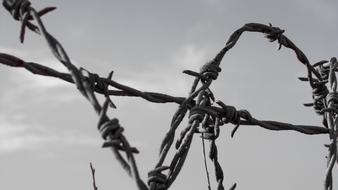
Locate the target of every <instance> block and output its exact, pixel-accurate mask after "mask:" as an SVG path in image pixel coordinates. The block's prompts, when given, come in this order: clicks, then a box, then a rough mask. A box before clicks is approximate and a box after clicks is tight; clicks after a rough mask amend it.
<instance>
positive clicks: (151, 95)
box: [0, 53, 185, 104]
mask: <svg viewBox="0 0 338 190" xmlns="http://www.w3.org/2000/svg"><path fill="white" fill-rule="evenodd" d="M0 63H2V64H4V65H7V66H10V67H18V68H25V69H26V70H28V71H30V72H31V73H33V74H37V75H41V76H47V77H55V78H59V79H61V80H64V81H66V82H69V83H74V80H73V78H72V76H71V75H70V74H68V73H62V72H59V71H56V70H54V69H52V68H50V67H47V66H44V65H41V64H38V63H34V62H25V61H24V60H22V59H20V58H18V57H15V56H13V55H9V54H6V53H0ZM88 75H89V76H85V77H86V78H88V77H94V76H95V77H94V78H95V82H94V83H95V85H94V87H93V89H94V90H95V92H96V93H99V94H103V95H105V94H107V95H112V96H133V97H140V98H143V99H145V100H147V101H149V102H154V103H177V104H181V103H182V102H183V101H184V100H185V98H183V97H175V96H171V95H167V94H162V93H156V92H143V91H140V90H137V89H135V88H132V87H129V86H126V85H123V84H121V83H118V82H116V81H114V80H112V79H107V78H103V77H100V76H98V75H97V74H96V73H91V72H88ZM96 84H101V85H103V86H105V85H108V86H110V87H114V88H116V89H118V90H107V92H103V91H102V89H100V88H98V86H96ZM104 89H106V88H104Z"/></svg>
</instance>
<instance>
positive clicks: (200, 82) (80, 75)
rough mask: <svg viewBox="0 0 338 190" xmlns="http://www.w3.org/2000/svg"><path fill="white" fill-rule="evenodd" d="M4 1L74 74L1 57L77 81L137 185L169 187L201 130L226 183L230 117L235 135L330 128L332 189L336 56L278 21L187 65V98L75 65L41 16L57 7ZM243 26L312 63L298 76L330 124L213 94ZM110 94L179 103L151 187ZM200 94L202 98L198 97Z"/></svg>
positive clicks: (253, 26) (328, 183)
mask: <svg viewBox="0 0 338 190" xmlns="http://www.w3.org/2000/svg"><path fill="white" fill-rule="evenodd" d="M3 6H4V7H5V8H6V9H7V10H8V11H9V12H10V13H11V14H12V16H13V18H14V19H15V20H19V21H21V22H22V25H21V32H20V41H21V42H23V41H24V36H25V28H26V27H28V28H29V29H30V30H31V31H33V32H35V33H37V34H40V35H42V36H43V37H44V38H45V40H46V41H47V44H48V45H49V47H50V49H51V51H52V52H53V54H54V56H55V57H56V58H57V59H58V60H59V61H60V62H61V63H62V64H63V65H64V66H65V67H66V68H67V69H68V71H69V72H70V74H68V73H62V72H58V71H56V70H54V69H52V68H49V67H46V66H43V65H40V64H37V63H32V62H25V61H23V60H21V59H19V58H17V57H15V56H13V55H9V54H5V53H0V63H2V64H5V65H8V66H12V67H22V68H25V69H26V70H28V71H30V72H32V73H34V74H38V75H43V76H50V77H56V78H59V79H62V80H64V81H67V82H70V83H74V84H75V85H76V87H77V88H78V90H79V91H80V92H81V93H82V94H83V96H85V98H86V99H87V100H88V101H89V102H90V103H91V105H92V106H93V108H94V109H95V111H96V113H97V114H98V115H99V122H98V130H99V131H100V133H101V135H102V138H103V139H105V143H104V144H103V147H109V148H111V150H112V151H113V152H114V154H115V156H116V158H117V160H118V161H119V162H120V164H121V165H122V167H123V168H124V169H125V170H126V171H127V173H128V174H129V175H130V176H131V177H133V178H134V179H135V182H136V185H137V187H138V189H141V190H146V189H151V190H160V189H168V188H169V187H170V186H171V184H172V183H173V182H174V181H175V179H176V178H177V176H178V175H179V173H180V171H181V169H182V166H183V165H184V163H185V160H186V157H187V155H188V152H189V150H190V146H191V142H192V139H193V136H194V134H195V133H202V138H204V137H206V138H207V139H208V140H210V141H211V144H210V145H211V147H210V153H209V157H210V159H211V160H212V161H213V163H214V167H215V174H216V179H217V182H218V185H217V189H218V190H222V189H224V187H223V170H222V168H221V165H220V163H219V162H218V158H217V146H216V143H215V140H216V139H217V138H218V136H219V127H220V126H222V125H224V124H227V123H232V124H234V125H236V127H235V128H234V130H233V132H232V136H233V135H234V134H235V132H236V131H237V129H238V128H239V126H243V125H257V126H260V127H263V128H265V129H269V130H294V131H298V132H301V133H304V134H308V135H313V134H329V136H330V139H331V144H330V145H328V147H329V156H328V169H327V172H326V173H327V174H326V178H325V189H326V190H332V169H333V167H334V164H335V163H336V161H337V133H338V132H337V123H338V119H337V110H338V106H337V103H338V95H337V94H338V93H337V92H336V88H337V80H336V77H335V73H334V72H335V71H337V70H338V69H337V68H336V67H337V60H336V59H335V58H332V59H331V60H330V66H329V68H330V69H328V66H325V64H326V63H327V61H325V60H324V61H320V62H318V63H315V64H314V65H311V64H310V63H309V61H308V59H307V57H306V56H305V54H304V53H303V52H302V51H301V50H300V49H299V48H298V47H297V46H296V45H295V44H294V43H293V42H292V41H291V40H289V39H288V38H287V37H286V36H284V35H283V33H284V30H281V29H280V28H278V27H273V26H272V25H271V24H270V25H269V26H267V25H263V24H258V23H248V24H245V25H244V26H243V27H241V28H240V29H238V30H236V31H235V32H234V33H233V34H232V35H230V37H229V39H228V40H227V42H226V44H225V47H224V48H223V49H222V50H221V51H220V52H219V53H218V54H217V55H216V56H215V58H214V59H212V60H211V61H209V62H207V63H206V64H205V65H203V66H202V67H201V70H200V72H194V71H190V70H187V71H183V72H184V73H185V74H188V75H191V76H194V77H195V80H194V82H193V85H192V87H191V90H190V92H189V95H188V96H187V97H186V98H183V97H175V96H170V95H166V94H162V93H157V92H142V91H140V90H137V89H134V88H131V87H128V86H126V85H122V84H120V83H117V82H116V81H113V80H112V75H113V72H111V73H109V75H108V77H107V78H103V77H100V76H99V75H98V74H96V73H91V72H89V71H87V70H85V69H83V68H77V67H76V66H75V65H73V64H72V63H71V61H70V59H69V57H68V55H67V53H66V52H65V50H64V49H63V47H62V45H61V44H60V43H59V42H58V41H57V40H56V39H55V38H54V37H53V36H52V35H51V34H49V33H48V32H47V30H46V28H45V27H44V25H43V23H42V21H41V19H40V17H41V16H43V15H45V14H47V13H48V12H50V11H53V10H54V9H55V7H47V8H44V9H42V10H41V11H39V12H37V11H36V10H35V9H34V8H32V7H31V3H30V2H29V1H28V0H3ZM33 20H34V21H36V22H37V25H34V24H33V23H31V21H33ZM243 32H260V33H263V34H265V35H266V37H267V38H268V39H269V40H270V41H271V42H273V41H276V40H277V41H278V43H279V49H280V48H281V47H282V46H284V47H286V48H289V49H292V50H293V51H294V52H295V53H296V56H297V59H298V60H299V61H300V62H301V63H302V64H304V65H305V66H306V68H307V77H300V78H299V79H300V80H301V81H308V82H309V84H310V86H311V87H312V89H313V99H314V102H313V103H311V104H306V105H307V106H314V109H315V111H316V112H317V113H319V114H322V115H323V121H324V122H323V124H324V126H325V127H327V128H325V127H318V126H309V125H293V124H289V123H283V122H277V121H267V120H257V119H255V118H254V117H252V116H251V114H250V113H249V112H248V111H247V110H236V108H235V107H233V106H229V105H226V104H224V103H223V102H221V101H215V98H214V95H213V93H212V92H211V90H210V89H209V87H210V85H211V84H212V81H213V80H216V79H217V76H218V73H219V72H220V71H221V68H220V67H219V66H220V63H221V61H222V59H223V57H224V55H225V54H226V53H227V51H228V50H230V49H231V48H233V47H234V46H235V44H236V43H237V41H238V40H239V38H240V36H241V35H242V33H243ZM316 68H317V69H316ZM327 82H329V84H330V88H329V90H328V89H327V87H326V86H325V84H326V83H327ZM110 86H111V87H114V88H116V89H118V90H109V89H108V87H110ZM95 92H96V93H99V94H103V95H104V96H105V97H106V100H105V102H104V103H103V105H102V106H101V105H100V103H99V101H98V100H97V98H96V95H95ZM109 96H136V97H141V98H143V99H145V100H147V101H149V102H154V103H167V102H171V103H177V104H179V107H178V109H177V111H176V112H175V114H174V116H173V118H172V121H171V124H170V128H169V130H168V132H167V133H166V135H165V137H164V139H163V141H162V143H161V146H160V154H159V160H158V162H157V164H156V165H155V168H154V169H153V170H151V171H150V172H149V173H148V185H149V188H148V187H147V186H146V184H145V183H144V182H143V181H142V179H141V178H140V176H139V172H138V169H137V165H136V162H135V158H134V156H133V154H135V153H138V150H137V149H136V148H135V147H131V146H130V144H129V142H128V141H127V139H126V138H125V136H124V135H123V134H122V132H123V131H124V128H123V127H121V126H120V124H119V121H118V119H116V118H113V119H110V118H109V117H108V116H107V110H108V107H109V105H110V106H111V107H113V108H115V105H114V103H113V102H112V100H111V99H110V97H109ZM196 98H197V100H196V101H195V99H196ZM215 103H216V104H215ZM188 111H189V117H188V119H189V123H188V126H187V127H186V128H185V129H183V130H182V132H181V135H180V137H179V138H178V139H177V141H176V149H177V151H176V153H175V154H174V156H173V158H172V160H171V162H170V164H169V166H165V165H163V164H164V161H165V160H166V158H167V155H168V153H169V150H170V149H171V146H172V143H173V142H174V138H175V132H176V130H177V128H178V127H179V125H180V124H181V122H182V120H183V118H184V117H185V116H186V114H187V112H188ZM200 126H201V128H200ZM202 140H203V139H202ZM120 151H122V152H125V154H126V159H125V158H124V157H123V156H122V155H121V153H120ZM164 171H167V174H163V173H162V172H164ZM209 186H210V185H209ZM236 186H237V184H236V183H235V184H234V185H232V186H231V187H230V188H229V189H230V190H234V189H235V188H236Z"/></svg>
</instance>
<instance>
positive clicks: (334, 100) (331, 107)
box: [322, 57, 338, 190]
mask: <svg viewBox="0 0 338 190" xmlns="http://www.w3.org/2000/svg"><path fill="white" fill-rule="evenodd" d="M337 66H338V62H337V59H336V58H335V57H333V58H331V60H330V70H329V75H328V83H329V93H328V95H327V96H326V105H327V107H326V108H324V109H323V110H322V112H323V113H325V115H326V120H327V125H328V128H329V129H331V130H330V133H329V137H330V141H331V143H330V144H329V146H328V150H329V153H328V156H327V170H326V175H325V182H324V189H325V190H332V189H333V174H332V170H333V167H334V165H335V164H336V162H338V160H337V154H338V153H337V152H338V150H337V138H338V132H337V131H338V127H337V126H338V117H337V116H338V115H337V114H338V109H337V108H338V92H337V78H336V73H335V70H336V68H337Z"/></svg>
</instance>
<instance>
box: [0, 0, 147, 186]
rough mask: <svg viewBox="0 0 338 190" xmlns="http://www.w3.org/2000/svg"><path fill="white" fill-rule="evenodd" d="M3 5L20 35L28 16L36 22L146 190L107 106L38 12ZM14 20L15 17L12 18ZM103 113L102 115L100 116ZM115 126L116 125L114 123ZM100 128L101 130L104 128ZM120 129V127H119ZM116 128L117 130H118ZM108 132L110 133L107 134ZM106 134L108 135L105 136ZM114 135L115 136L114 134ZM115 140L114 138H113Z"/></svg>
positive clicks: (23, 2)
mask: <svg viewBox="0 0 338 190" xmlns="http://www.w3.org/2000/svg"><path fill="white" fill-rule="evenodd" d="M3 4H4V5H6V4H7V6H5V8H7V9H8V10H9V11H10V12H11V13H12V14H13V15H14V16H17V15H16V14H17V13H19V17H18V18H19V20H20V21H22V31H21V34H22V33H24V30H23V29H24V28H25V26H26V25H27V23H28V19H27V18H28V17H29V16H32V18H33V19H34V20H35V21H36V22H37V25H38V26H37V28H38V30H37V29H36V30H35V32H36V33H38V34H41V35H42V36H43V37H44V38H45V40H46V42H47V44H48V45H49V47H50V50H51V51H52V53H53V54H54V56H55V57H56V58H57V59H58V60H59V61H60V62H61V63H62V64H63V65H64V66H65V67H66V68H67V69H68V71H69V72H70V74H71V77H72V79H73V81H74V83H75V84H76V87H77V89H78V90H79V91H80V92H81V93H82V95H84V96H85V97H86V98H87V99H88V101H89V102H90V103H91V104H92V106H93V107H94V109H95V111H96V112H97V113H98V114H100V115H101V118H100V123H99V130H100V129H101V128H100V127H102V126H101V125H102V124H103V125H104V127H106V128H107V129H109V130H106V131H104V132H106V133H103V136H104V138H105V139H106V137H109V138H108V140H109V141H111V142H112V141H116V140H118V141H119V142H118V143H117V144H118V145H120V144H122V147H123V148H124V151H125V152H126V156H127V160H128V165H129V167H130V168H131V169H130V170H131V172H130V174H131V176H132V177H133V178H134V179H135V181H136V185H137V187H138V188H139V189H140V190H141V189H142V190H146V189H147V187H146V185H145V184H144V182H143V181H142V180H141V179H140V177H139V173H138V169H137V166H136V162H135V159H134V156H133V153H132V151H131V149H130V145H129V143H128V141H127V139H126V138H125V137H124V136H123V134H121V133H122V132H121V130H120V131H119V132H120V133H119V134H118V135H117V136H114V135H113V134H112V132H116V131H118V130H117V129H116V128H115V129H116V131H113V130H111V129H112V126H111V125H109V124H111V122H110V121H115V120H114V119H113V120H110V119H109V118H108V117H107V115H106V109H107V108H106V107H107V106H106V105H107V102H108V101H106V102H105V106H104V109H102V108H101V106H100V104H99V102H98V100H97V99H96V96H95V94H94V92H93V90H92V88H91V85H90V84H89V81H88V80H86V79H85V78H83V75H82V71H83V70H81V69H78V68H77V67H76V66H75V65H73V64H72V63H71V61H70V59H69V57H68V55H67V53H66V52H65V50H64V49H63V47H62V45H61V44H60V43H59V42H58V41H57V40H56V39H55V38H54V37H53V36H52V35H50V34H49V33H48V32H47V30H46V28H45V27H44V25H43V23H42V21H41V19H40V16H39V14H38V12H37V11H36V10H35V9H34V8H32V7H31V6H30V2H29V1H27V0H20V1H3ZM14 18H15V17H14ZM37 31H39V32H37ZM23 36H24V34H22V35H20V38H21V42H23ZM102 113H103V114H102ZM115 124H116V123H115ZM104 127H102V128H104ZM119 128H120V127H119ZM119 128H118V129H119ZM108 132H110V133H108ZM107 133H108V134H107ZM115 135H116V134H115ZM113 136H114V137H115V138H114V137H113ZM109 147H110V148H112V150H113V152H114V153H115V154H116V157H117V158H118V159H120V160H121V161H120V162H122V163H125V165H124V166H125V167H124V168H125V169H126V170H127V171H128V168H127V167H126V166H127V162H126V161H124V160H123V157H122V156H121V155H120V154H118V151H119V150H118V149H117V148H116V146H114V145H112V146H109Z"/></svg>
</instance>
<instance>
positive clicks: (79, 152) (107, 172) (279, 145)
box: [0, 0, 338, 190]
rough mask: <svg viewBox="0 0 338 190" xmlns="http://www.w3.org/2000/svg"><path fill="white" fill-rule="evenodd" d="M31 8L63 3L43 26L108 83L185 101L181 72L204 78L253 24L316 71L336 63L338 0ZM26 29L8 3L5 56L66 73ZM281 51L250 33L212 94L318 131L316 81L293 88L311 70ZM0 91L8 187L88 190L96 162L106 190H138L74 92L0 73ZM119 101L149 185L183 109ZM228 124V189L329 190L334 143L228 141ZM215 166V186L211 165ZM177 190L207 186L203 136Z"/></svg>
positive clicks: (256, 135)
mask: <svg viewBox="0 0 338 190" xmlns="http://www.w3.org/2000/svg"><path fill="white" fill-rule="evenodd" d="M99 2H100V3H99ZM32 3H33V6H34V7H35V8H37V9H40V8H43V7H45V6H57V8H58V9H57V10H56V11H54V12H53V13H50V14H48V15H47V16H44V17H43V21H44V22H45V24H46V27H47V28H48V30H49V31H50V33H51V34H53V35H54V36H55V37H56V38H57V39H58V40H59V41H60V42H61V43H62V44H63V46H64V47H65V49H66V50H67V52H68V54H69V56H70V57H71V59H72V60H73V62H74V63H75V64H76V65H77V66H79V67H80V66H81V67H85V68H87V69H88V70H90V71H92V72H96V73H99V74H100V75H103V76H106V75H107V74H108V72H110V71H111V70H114V71H115V74H114V76H113V78H114V80H116V81H118V82H121V83H123V84H126V85H130V86H132V87H135V88H137V89H140V90H144V91H156V92H162V93H167V94H170V95H174V96H186V95H187V94H188V91H189V88H190V86H191V83H192V77H189V76H187V75H184V74H182V70H184V69H191V70H196V71H197V70H198V69H199V67H200V66H201V65H203V64H204V63H205V62H206V61H208V60H210V59H211V58H213V57H214V56H215V55H216V53H217V52H218V51H219V50H220V49H221V48H222V47H223V46H224V43H225V41H226V39H227V38H228V37H229V35H230V34H231V33H232V32H233V31H235V30H236V29H238V28H239V27H241V26H242V25H244V24H245V23H248V22H259V23H263V24H268V23H269V22H270V23H272V24H273V25H274V26H278V27H281V28H282V29H285V30H286V32H285V35H286V36H288V37H289V38H290V39H291V40H293V42H294V43H295V44H296V45H298V46H299V47H300V49H302V50H303V51H304V53H305V54H306V55H307V56H308V58H309V60H310V62H311V63H314V62H316V61H320V60H323V59H330V58H331V57H332V56H337V49H338V43H337V40H338V38H337V34H338V25H337V23H338V11H337V8H338V3H337V1H334V0H284V1H277V0H256V1H249V0H247V1H245V0H236V1H235V0H223V1H222V0H195V1H193V0H181V1H179V0H175V1H165V2H164V1H162V2H161V1H88V0H82V1H66V0H59V1H52V0H50V1H42V0H39V1H38V0H36V1H34V0H32ZM19 29H20V23H18V22H16V21H14V20H13V19H12V17H11V16H10V15H9V14H8V13H7V12H6V11H5V9H4V8H3V7H1V9H0V34H1V35H0V52H3V53H10V54H13V55H15V56H18V57H20V58H23V59H24V60H26V61H34V62H37V63H41V64H43V65H47V66H50V67H52V68H54V69H57V70H59V71H66V69H65V68H63V67H62V65H61V64H60V63H58V62H57V61H56V60H55V58H54V57H53V55H52V54H51V53H50V51H49V49H48V48H47V45H46V43H45V41H44V40H43V39H42V38H41V36H38V35H36V34H34V33H31V32H27V36H26V40H25V43H24V44H20V43H19V38H18V37H19ZM277 48H278V45H277V44H276V43H269V42H268V40H266V39H264V38H263V35H262V34H257V33H245V34H244V35H243V36H242V38H241V39H240V40H239V42H238V44H237V45H236V46H235V48H234V49H232V50H231V51H229V54H227V55H226V56H225V58H224V59H223V62H222V64H221V66H222V72H221V73H220V76H219V78H218V80H217V81H215V82H214V83H213V85H212V86H211V88H212V90H213V91H214V92H215V96H216V99H219V100H222V101H223V102H224V103H226V104H229V105H234V106H236V107H237V108H238V109H247V110H249V111H250V112H251V113H252V115H253V116H254V117H256V118H258V119H266V120H277V121H285V122H290V123H294V124H309V125H321V118H320V117H319V116H318V115H316V114H315V112H314V111H313V109H312V108H305V107H303V106H302V104H303V103H306V102H311V89H310V87H309V85H308V84H307V83H303V82H300V81H298V80H297V77H298V76H305V75H306V70H305V67H304V66H303V65H302V64H300V63H299V62H298V61H297V59H296V56H295V54H294V53H293V52H291V51H290V50H288V49H283V48H282V50H280V51H277ZM0 88H1V91H0V158H1V162H0V168H1V169H0V178H1V182H0V188H1V189H7V190H19V189H35V190H45V189H48V190H60V189H74V190H80V189H81V190H91V189H92V184H91V183H92V181H91V174H90V168H89V162H92V163H93V165H94V167H95V168H96V178H97V185H98V188H99V190H108V189H136V187H135V185H134V183H133V181H132V180H131V179H130V178H129V177H128V176H127V175H126V174H125V173H124V171H123V170H122V169H121V167H120V166H119V164H118V163H117V161H116V160H115V158H114V156H113V154H112V153H111V152H110V151H109V150H108V149H102V148H100V147H101V144H102V140H101V138H100V135H99V133H98V132H97V130H96V124H97V121H98V117H97V116H96V114H95V112H94V111H93V109H92V107H91V106H90V105H89V104H88V102H87V101H86V100H85V99H84V98H83V97H82V96H81V95H80V93H79V92H78V91H77V90H76V88H75V87H74V86H73V85H70V84H67V83H65V82H63V81H59V80H57V79H53V78H46V77H40V76H35V75H33V74H31V73H29V72H27V71H25V70H21V69H17V68H9V67H7V66H4V65H0ZM112 99H113V101H114V102H115V104H116V105H117V107H118V109H117V110H113V111H112V112H110V114H111V116H112V117H117V118H119V120H120V123H121V125H122V126H123V127H124V128H125V129H126V130H125V135H126V136H127V138H128V139H130V141H131V143H132V144H133V145H135V146H137V148H138V149H139V150H140V151H141V153H140V154H139V155H137V156H136V159H137V162H138V165H139V167H140V173H141V176H142V178H143V179H145V180H146V176H147V172H148V171H149V170H151V169H152V168H154V166H155V163H156V161H157V159H158V150H159V146H160V142H161V140H162V138H163V137H164V134H165V132H166V131H167V130H168V129H169V125H170V121H171V117H172V115H173V113H174V112H175V110H176V109H177V105H175V104H153V103H149V102H146V101H145V100H142V99H139V98H115V97H113V98H112ZM185 125H186V123H183V125H182V126H181V127H180V128H179V130H178V133H179V132H180V130H182V128H183V127H184V126H185ZM232 128H233V126H232V125H225V126H223V127H222V128H221V135H220V137H219V139H218V141H217V144H218V150H219V162H220V163H221V165H222V167H223V170H224V176H225V180H224V186H225V187H226V188H229V187H230V186H231V185H232V184H233V183H235V182H237V183H238V186H237V189H241V190H246V189H251V190H258V189H259V190H261V189H274V190H284V189H310V190H311V189H322V188H323V183H324V182H323V181H324V175H325V170H326V159H325V156H326V155H327V150H326V148H325V147H324V146H323V144H325V143H328V142H329V139H328V137H327V136H326V135H317V136H307V135H303V134H299V133H297V132H274V131H267V130H265V129H261V128H259V127H254V126H253V127H246V126H243V127H240V128H239V131H238V132H237V133H236V135H235V137H234V138H233V139H231V138H230V132H231V129H232ZM169 160H170V157H169ZM169 160H167V161H169ZM209 163H210V162H209ZM209 168H210V173H211V176H212V179H214V177H213V176H214V173H213V167H212V165H211V164H210V165H209ZM335 179H337V168H336V169H335ZM212 184H213V186H215V184H216V183H215V180H212ZM337 186H338V180H335V188H336V187H337ZM171 189H173V190H179V189H196V190H205V189H207V182H206V174H205V171H204V166H203V156H202V147H201V141H200V138H198V136H197V135H196V136H195V138H194V141H193V144H192V148H191V151H190V153H189V155H188V158H187V161H186V164H185V166H184V167H183V170H182V172H181V174H180V175H179V177H178V178H177V180H176V181H175V183H174V184H173V185H172V188H171Z"/></svg>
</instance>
